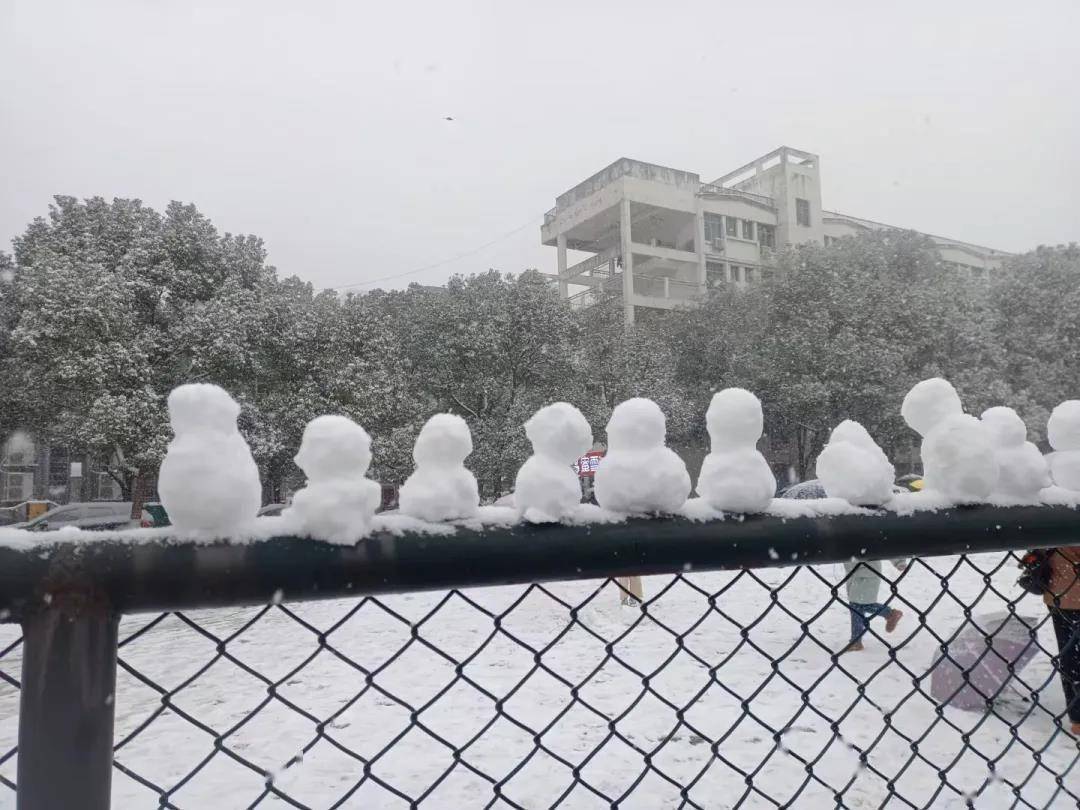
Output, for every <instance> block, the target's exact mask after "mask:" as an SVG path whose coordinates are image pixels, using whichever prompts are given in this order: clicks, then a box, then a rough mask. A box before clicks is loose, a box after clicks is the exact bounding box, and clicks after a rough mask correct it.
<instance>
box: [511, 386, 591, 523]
mask: <svg viewBox="0 0 1080 810" xmlns="http://www.w3.org/2000/svg"><path fill="white" fill-rule="evenodd" d="M525 435H526V436H527V437H528V439H529V441H530V442H531V443H532V448H533V454H532V455H531V456H529V458H528V459H527V460H526V461H525V463H524V464H523V465H521V469H520V470H518V474H517V480H516V481H515V482H514V507H515V508H516V509H517V512H518V514H519V515H520V516H521V517H523V518H524V519H525V520H527V521H529V522H531V523H557V522H558V521H560V520H562V519H563V518H568V517H570V516H571V515H572V514H573V513H574V512H575V511H576V510H577V508H578V506H579V504H580V503H581V484H580V483H579V481H578V477H577V474H576V473H575V472H574V470H573V464H574V462H575V461H577V460H578V459H579V458H580V457H581V456H582V454H584V453H585V452H586V451H587V450H588V449H589V448H590V447H592V443H593V435H592V428H590V427H589V422H588V420H586V419H585V417H584V416H583V415H582V413H581V411H579V410H578V409H577V408H575V407H574V406H573V405H571V404H570V403H568V402H555V403H552V404H551V405H545V406H544V407H543V408H541V409H540V410H538V411H537V412H536V413H535V414H533V415H532V417H531V418H530V419H529V421H528V422H526V423H525ZM602 466H603V465H601V467H602Z"/></svg>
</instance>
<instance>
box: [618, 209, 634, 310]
mask: <svg viewBox="0 0 1080 810" xmlns="http://www.w3.org/2000/svg"><path fill="white" fill-rule="evenodd" d="M619 249H620V250H621V251H622V274H623V275H622V292H623V319H624V320H625V321H626V323H627V324H632V323H633V322H634V247H633V243H632V242H631V240H630V200H629V199H627V198H626V197H623V198H622V202H621V203H620V204H619Z"/></svg>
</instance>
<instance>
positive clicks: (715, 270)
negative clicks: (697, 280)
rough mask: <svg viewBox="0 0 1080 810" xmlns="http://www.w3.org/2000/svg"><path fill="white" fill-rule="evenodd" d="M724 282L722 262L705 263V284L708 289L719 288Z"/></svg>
mask: <svg viewBox="0 0 1080 810" xmlns="http://www.w3.org/2000/svg"><path fill="white" fill-rule="evenodd" d="M724 281H726V278H725V276H724V265H723V263H722V262H705V283H706V285H707V286H709V287H719V286H720V285H721V284H723V283H724Z"/></svg>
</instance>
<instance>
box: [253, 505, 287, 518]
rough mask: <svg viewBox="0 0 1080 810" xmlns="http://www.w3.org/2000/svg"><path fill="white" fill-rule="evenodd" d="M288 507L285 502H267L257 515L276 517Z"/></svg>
mask: <svg viewBox="0 0 1080 810" xmlns="http://www.w3.org/2000/svg"><path fill="white" fill-rule="evenodd" d="M287 507H288V504H287V503H268V504H267V505H266V506H264V507H263V508H262V509H260V510H259V512H258V515H257V516H258V517H277V516H278V515H280V514H281V513H282V512H284V511H285V509H286V508H287Z"/></svg>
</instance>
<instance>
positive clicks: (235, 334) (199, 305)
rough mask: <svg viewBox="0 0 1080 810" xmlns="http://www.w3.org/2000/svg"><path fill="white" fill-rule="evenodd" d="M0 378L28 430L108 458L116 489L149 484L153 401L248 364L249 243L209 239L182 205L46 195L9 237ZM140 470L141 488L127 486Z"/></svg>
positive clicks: (253, 284)
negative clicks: (41, 212) (6, 381)
mask: <svg viewBox="0 0 1080 810" xmlns="http://www.w3.org/2000/svg"><path fill="white" fill-rule="evenodd" d="M15 258H16V263H17V270H16V272H15V274H14V279H13V281H12V285H11V286H12V298H13V301H14V303H15V306H16V307H17V313H16V316H15V319H14V323H13V325H12V329H11V349H12V352H11V354H12V357H11V360H12V363H11V369H10V374H11V378H12V380H11V384H12V385H13V386H14V390H16V391H18V396H19V398H20V401H21V406H22V410H23V412H25V413H28V414H31V415H32V419H33V424H32V425H31V427H33V428H34V429H35V430H36V431H37V432H39V433H42V434H44V435H46V436H48V437H50V438H51V439H52V440H53V441H56V442H61V443H64V444H67V445H69V446H71V447H73V448H77V449H79V450H82V451H84V452H88V453H93V454H95V455H96V456H97V457H98V458H100V459H102V460H104V461H106V462H107V463H108V464H109V470H110V472H112V473H113V474H114V475H115V476H116V478H117V479H118V480H119V481H120V482H121V485H122V487H123V490H124V492H125V494H131V493H133V492H134V491H135V490H136V489H138V490H140V492H141V491H142V490H145V488H146V487H147V486H149V485H150V483H151V482H152V478H153V476H154V474H155V472H156V468H157V465H158V464H159V463H160V460H161V458H162V455H163V452H164V448H165V445H166V443H167V440H168V435H169V434H168V430H167V428H166V422H167V420H166V416H165V409H164V402H165V397H166V395H167V394H168V392H169V391H170V390H171V389H172V388H173V387H175V386H176V385H179V384H181V383H183V382H189V381H193V380H209V381H213V382H219V383H221V384H223V385H226V386H227V387H228V386H229V385H230V383H231V382H233V381H234V380H235V379H236V377H237V375H238V374H242V373H243V370H244V369H246V368H249V367H250V357H248V356H247V354H246V345H247V341H246V337H245V336H246V335H247V334H249V333H250V330H251V327H252V324H253V319H252V310H253V300H254V297H255V296H256V294H257V291H258V290H259V289H260V288H261V287H262V286H263V285H265V284H266V283H267V282H268V281H269V280H270V279H271V278H272V276H273V271H272V269H271V268H267V267H266V266H265V264H264V259H265V252H264V250H263V247H262V243H261V242H260V241H259V240H258V239H255V238H253V237H243V236H232V235H230V234H225V235H223V236H222V235H220V234H219V233H218V232H217V230H216V229H215V228H214V226H213V225H212V224H211V223H210V222H209V221H208V220H207V219H206V218H205V217H203V216H202V215H201V214H199V212H198V211H197V210H196V209H195V207H194V206H191V205H182V204H180V203H175V202H174V203H171V204H170V205H169V207H168V208H167V210H166V212H165V214H164V216H162V215H159V214H158V213H157V212H155V211H153V210H152V209H150V208H147V207H145V206H143V205H142V203H141V202H140V201H138V200H122V199H117V200H113V201H112V202H111V203H109V202H106V201H105V200H103V199H101V198H91V199H87V200H85V201H83V202H79V201H78V200H76V199H74V198H72V197H57V198H56V199H55V204H54V205H52V206H51V207H50V212H49V216H48V218H47V219H46V218H43V217H39V218H37V219H35V220H34V221H33V222H32V223H31V224H30V225H29V227H28V228H27V230H26V232H25V233H24V234H23V235H22V236H20V237H19V238H17V239H16V240H15ZM136 477H138V478H139V482H140V484H141V485H142V486H140V487H136V486H135V479H136Z"/></svg>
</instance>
